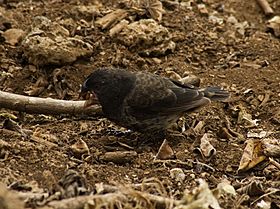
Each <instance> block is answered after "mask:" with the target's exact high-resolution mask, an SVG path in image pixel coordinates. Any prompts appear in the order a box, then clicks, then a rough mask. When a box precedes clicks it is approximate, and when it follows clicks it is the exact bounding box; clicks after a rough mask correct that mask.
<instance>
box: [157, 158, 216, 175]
mask: <svg viewBox="0 0 280 209" xmlns="http://www.w3.org/2000/svg"><path fill="white" fill-rule="evenodd" d="M153 163H171V164H172V165H174V164H179V165H184V166H190V164H197V165H201V166H203V167H205V168H208V169H209V170H211V171H213V172H214V171H215V168H213V167H211V166H210V165H207V164H205V163H202V162H199V161H193V160H190V159H188V160H187V162H183V161H181V160H154V161H153Z"/></svg>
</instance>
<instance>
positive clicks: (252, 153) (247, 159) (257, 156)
mask: <svg viewBox="0 0 280 209" xmlns="http://www.w3.org/2000/svg"><path fill="white" fill-rule="evenodd" d="M265 159H266V156H264V154H263V148H262V143H261V141H260V140H252V139H249V140H247V141H246V147H245V149H244V152H243V155H242V158H241V160H240V163H239V167H238V172H244V171H247V170H249V169H251V168H253V167H255V166H256V165H257V164H259V163H260V162H262V161H264V160H265Z"/></svg>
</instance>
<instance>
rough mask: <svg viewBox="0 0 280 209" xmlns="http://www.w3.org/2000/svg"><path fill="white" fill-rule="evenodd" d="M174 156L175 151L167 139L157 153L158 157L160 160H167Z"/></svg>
mask: <svg viewBox="0 0 280 209" xmlns="http://www.w3.org/2000/svg"><path fill="white" fill-rule="evenodd" d="M172 158H174V152H173V150H172V148H171V147H170V146H169V144H168V142H167V140H166V139H164V141H163V142H162V144H161V146H160V148H159V150H158V153H157V155H156V159H158V160H167V159H172Z"/></svg>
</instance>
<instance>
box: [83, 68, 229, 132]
mask: <svg viewBox="0 0 280 209" xmlns="http://www.w3.org/2000/svg"><path fill="white" fill-rule="evenodd" d="M88 91H89V92H92V93H94V94H95V95H96V96H97V98H98V101H99V102H100V104H101V106H102V110H103V113H104V115H105V116H106V117H107V118H108V119H110V120H111V121H113V122H115V123H116V124H118V125H120V126H123V127H126V128H129V129H132V130H136V131H139V132H147V131H159V130H165V129H167V128H168V127H169V126H170V125H171V124H172V123H174V122H175V121H176V120H177V119H178V118H179V117H181V116H182V115H183V114H184V113H188V112H192V111H194V110H196V109H198V108H200V107H203V106H205V105H206V104H208V103H210V101H211V100H224V99H226V98H228V97H229V93H228V92H227V91H225V90H222V89H221V88H219V87H207V88H205V89H199V88H197V87H194V86H192V85H188V84H182V83H180V82H179V81H176V80H172V79H169V78H165V77H161V76H158V75H154V74H151V73H146V72H136V73H133V72H129V71H126V70H120V69H107V68H101V69H97V70H95V71H94V72H93V73H92V74H91V75H89V76H88V78H87V79H86V80H85V82H84V83H83V85H82V89H81V93H85V92H88Z"/></svg>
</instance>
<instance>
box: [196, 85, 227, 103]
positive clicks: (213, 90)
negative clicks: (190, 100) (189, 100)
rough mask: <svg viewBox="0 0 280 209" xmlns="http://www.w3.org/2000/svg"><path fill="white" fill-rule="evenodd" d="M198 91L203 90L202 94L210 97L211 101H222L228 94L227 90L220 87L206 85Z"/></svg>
mask: <svg viewBox="0 0 280 209" xmlns="http://www.w3.org/2000/svg"><path fill="white" fill-rule="evenodd" d="M200 91H202V92H203V94H204V96H205V97H207V98H209V99H211V100H212V101H223V100H226V99H227V98H229V96H230V94H229V92H228V91H226V90H223V89H222V88H220V87H216V86H215V87H207V88H204V89H201V90H200Z"/></svg>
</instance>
